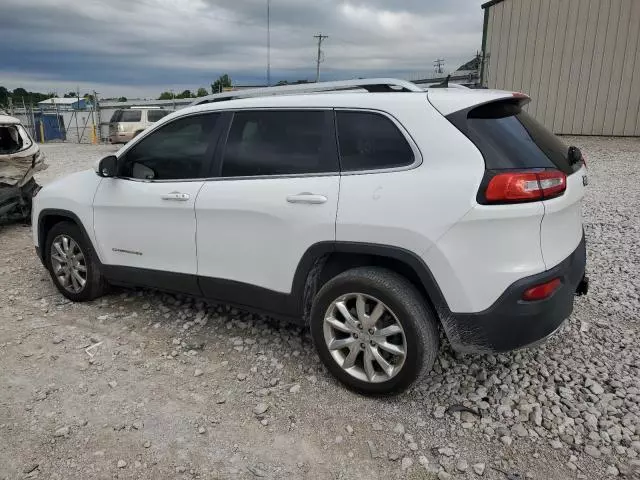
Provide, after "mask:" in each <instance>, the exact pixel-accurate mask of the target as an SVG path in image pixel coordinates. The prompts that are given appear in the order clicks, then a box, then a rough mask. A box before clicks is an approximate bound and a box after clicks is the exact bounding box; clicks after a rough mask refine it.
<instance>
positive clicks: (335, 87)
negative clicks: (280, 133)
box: [191, 78, 424, 106]
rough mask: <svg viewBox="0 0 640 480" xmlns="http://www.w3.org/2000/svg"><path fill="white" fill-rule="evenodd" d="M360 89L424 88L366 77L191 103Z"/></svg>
mask: <svg viewBox="0 0 640 480" xmlns="http://www.w3.org/2000/svg"><path fill="white" fill-rule="evenodd" d="M362 89H364V90H366V91H367V92H424V90H423V89H422V88H420V87H419V86H417V85H416V84H415V83H411V82H408V81H406V80H398V79H395V78H367V79H359V80H342V81H338V82H320V83H301V84H297V85H282V86H279V87H265V88H252V89H249V90H237V91H233V92H225V93H216V94H213V95H207V96H206V97H201V98H198V99H197V100H196V101H195V102H193V103H192V104H191V105H192V106H193V105H202V104H204V103H212V102H223V101H226V100H236V99H239V98H252V97H269V96H272V95H290V94H296V93H315V92H331V91H341V90H362Z"/></svg>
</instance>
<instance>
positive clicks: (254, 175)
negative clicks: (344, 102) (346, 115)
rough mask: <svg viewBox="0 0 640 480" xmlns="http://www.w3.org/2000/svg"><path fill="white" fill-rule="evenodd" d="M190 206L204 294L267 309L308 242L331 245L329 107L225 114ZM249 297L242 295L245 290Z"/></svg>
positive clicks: (333, 204) (334, 172) (333, 186)
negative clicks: (224, 128) (221, 138)
mask: <svg viewBox="0 0 640 480" xmlns="http://www.w3.org/2000/svg"><path fill="white" fill-rule="evenodd" d="M226 115H228V116H229V121H230V127H229V130H228V135H227V137H226V139H225V142H220V143H221V145H220V147H219V151H218V152H217V153H216V161H215V162H214V171H213V172H212V174H211V176H212V177H214V178H212V179H210V180H208V181H206V182H205V184H204V187H203V188H202V190H201V191H200V194H199V195H198V199H197V201H196V217H197V223H198V228H197V236H196V240H197V249H198V275H199V277H200V286H201V289H202V291H203V294H204V295H205V296H206V297H209V298H224V299H225V300H227V301H229V302H231V303H236V304H240V305H243V304H244V305H246V304H249V303H250V304H252V305H260V304H263V307H264V309H266V310H269V309H270V308H271V309H272V310H273V308H274V305H273V304H271V303H270V302H271V301H272V300H273V295H267V296H264V297H262V298H264V301H262V300H261V296H262V295H263V294H265V293H268V292H267V291H270V293H281V294H288V293H290V292H291V290H292V283H293V278H294V274H295V271H296V268H297V266H298V263H299V262H300V260H301V258H302V257H303V255H304V253H305V252H306V251H307V249H308V248H309V247H311V246H312V245H313V244H315V243H318V242H322V241H333V240H335V221H336V210H337V205H338V192H339V185H340V177H339V174H338V171H339V167H338V159H337V154H336V144H335V133H334V122H333V112H332V111H331V110H312V109H310V110H273V109H270V110H242V111H237V112H235V113H232V112H229V113H228V114H226ZM243 286H244V287H248V286H251V287H258V288H253V289H251V290H250V292H252V294H253V297H254V298H252V299H251V301H250V302H249V300H248V299H247V298H246V295H247V288H242V287H243Z"/></svg>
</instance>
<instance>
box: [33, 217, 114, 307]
mask: <svg viewBox="0 0 640 480" xmlns="http://www.w3.org/2000/svg"><path fill="white" fill-rule="evenodd" d="M62 236H64V237H67V238H68V239H69V240H70V242H69V243H70V245H73V244H74V243H75V245H77V247H78V250H79V251H80V252H81V253H82V257H83V261H80V262H78V264H79V265H80V266H81V267H84V268H85V272H79V273H80V274H81V275H82V274H84V276H85V284H84V286H83V287H82V288H81V289H80V290H78V291H71V290H70V289H69V288H67V287H65V285H64V284H63V283H62V280H61V279H60V278H59V277H58V276H57V275H56V273H55V272H56V270H57V269H56V266H55V264H56V262H57V260H56V259H54V258H53V252H52V248H55V247H54V246H53V244H54V242H55V241H57V240H58V239H60V238H62ZM74 252H77V250H75V249H74ZM43 253H44V255H45V265H46V267H47V270H49V274H50V275H51V279H52V280H53V283H54V285H55V286H56V288H57V289H58V290H59V291H60V293H61V294H62V295H64V296H65V297H67V298H68V299H69V300H71V301H73V302H86V301H89V300H93V299H95V298H98V297H100V296H102V295H103V294H104V293H105V291H106V282H105V280H104V277H103V276H102V271H101V268H100V262H99V260H98V257H97V255H96V253H95V251H94V250H93V246H92V245H91V243H90V242H89V241H88V240H87V239H86V238H85V236H84V234H83V233H82V231H81V230H80V228H79V227H78V226H77V225H76V224H75V223H72V222H60V223H57V224H55V225H54V226H53V228H51V230H50V231H49V234H48V235H47V240H46V242H45V250H44V252H43ZM56 255H57V256H58V257H60V255H59V253H56ZM75 282H77V280H76V281H75ZM75 282H72V285H73V284H74V283H75Z"/></svg>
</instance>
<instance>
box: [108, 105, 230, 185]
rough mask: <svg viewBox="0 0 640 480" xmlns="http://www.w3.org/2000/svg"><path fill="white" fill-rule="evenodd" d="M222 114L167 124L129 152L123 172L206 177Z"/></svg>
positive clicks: (163, 177)
mask: <svg viewBox="0 0 640 480" xmlns="http://www.w3.org/2000/svg"><path fill="white" fill-rule="evenodd" d="M219 116H220V115H219V114H218V113H208V114H205V115H193V116H189V117H184V118H180V119H177V120H174V121H172V122H170V123H168V124H166V125H163V126H162V127H160V128H159V129H158V130H156V131H155V132H153V133H151V134H150V135H148V136H147V137H145V138H143V139H142V140H140V142H138V143H137V144H136V145H134V146H133V147H132V148H131V149H130V150H129V151H127V152H126V153H125V156H124V162H123V165H122V171H121V176H123V177H129V178H140V179H146V180H179V179H191V178H201V177H203V176H204V173H203V166H204V165H205V164H206V163H207V161H208V160H209V158H210V157H211V155H212V148H213V129H214V128H215V125H216V122H217V120H218V118H219Z"/></svg>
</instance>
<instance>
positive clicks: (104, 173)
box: [96, 155, 118, 178]
mask: <svg viewBox="0 0 640 480" xmlns="http://www.w3.org/2000/svg"><path fill="white" fill-rule="evenodd" d="M96 173H97V174H98V175H99V176H101V177H105V178H109V177H115V176H116V174H117V173H118V157H116V156H115V155H109V156H108V157H104V158H103V159H102V160H100V163H98V169H97V170H96Z"/></svg>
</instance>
